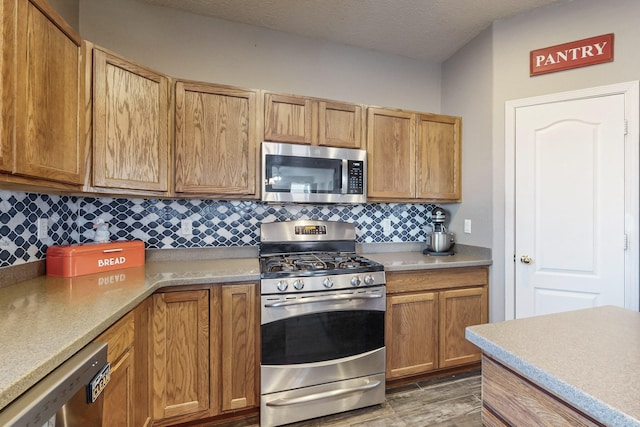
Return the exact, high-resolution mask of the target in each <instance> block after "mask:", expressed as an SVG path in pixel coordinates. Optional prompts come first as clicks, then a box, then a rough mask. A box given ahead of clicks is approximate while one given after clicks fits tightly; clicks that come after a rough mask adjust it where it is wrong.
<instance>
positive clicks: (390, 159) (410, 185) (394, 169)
mask: <svg viewBox="0 0 640 427" xmlns="http://www.w3.org/2000/svg"><path fill="white" fill-rule="evenodd" d="M415 123H416V121H415V115H414V114H413V113H408V112H404V111H395V110H387V109H384V108H369V109H368V115H367V162H368V170H367V175H368V178H367V180H368V182H367V187H368V188H367V197H371V198H381V199H409V198H413V197H414V196H415V179H416V145H415V134H416V132H415Z"/></svg>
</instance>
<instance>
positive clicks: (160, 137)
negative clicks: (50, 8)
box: [93, 48, 170, 192]
mask: <svg viewBox="0 0 640 427" xmlns="http://www.w3.org/2000/svg"><path fill="white" fill-rule="evenodd" d="M93 132H94V133H93V185H94V186H97V187H107V188H124V189H134V190H152V191H159V192H165V191H168V189H169V185H168V178H167V168H168V165H169V135H170V127H169V80H168V79H167V78H166V77H165V76H164V75H162V74H159V73H156V72H154V71H152V70H149V69H147V68H145V67H141V66H139V65H136V64H134V63H132V62H130V61H127V60H125V59H123V58H121V57H119V56H116V55H114V54H112V53H109V52H106V51H104V50H102V49H99V48H94V49H93Z"/></svg>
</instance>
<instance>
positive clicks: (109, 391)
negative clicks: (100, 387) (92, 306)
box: [96, 312, 135, 426]
mask: <svg viewBox="0 0 640 427" xmlns="http://www.w3.org/2000/svg"><path fill="white" fill-rule="evenodd" d="M134 328H135V323H134V314H133V312H129V313H128V314H126V315H125V316H124V317H123V318H122V319H120V320H118V321H117V322H116V323H115V324H114V325H113V326H111V327H110V328H109V329H107V330H106V331H105V332H103V333H102V334H101V335H100V336H99V337H98V338H96V341H100V342H106V343H107V344H108V346H109V347H108V353H107V360H108V361H109V363H110V364H111V381H109V385H108V386H107V388H105V390H104V410H103V416H102V421H103V424H104V425H107V426H133V425H134V420H133V408H134V401H135V394H134V391H133V390H134V370H135V369H134V362H133V361H134Z"/></svg>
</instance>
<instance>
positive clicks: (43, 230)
mask: <svg viewBox="0 0 640 427" xmlns="http://www.w3.org/2000/svg"><path fill="white" fill-rule="evenodd" d="M48 238H49V220H48V219H47V218H38V239H40V240H44V239H48Z"/></svg>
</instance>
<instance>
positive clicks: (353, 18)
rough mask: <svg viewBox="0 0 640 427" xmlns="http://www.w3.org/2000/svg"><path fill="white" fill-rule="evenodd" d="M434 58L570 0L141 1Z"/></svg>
mask: <svg viewBox="0 0 640 427" xmlns="http://www.w3.org/2000/svg"><path fill="white" fill-rule="evenodd" d="M140 1H142V2H144V3H150V4H155V5H161V6H167V7H172V8H176V9H181V10H186V11H190V12H193V13H197V14H200V15H208V16H213V17H216V18H219V19H224V20H227V21H233V22H241V23H245V24H250V25H255V26H259V27H265V28H269V29H272V30H277V31H284V32H288V33H294V34H298V35H302V36H307V37H313V38H317V39H322V40H328V41H332V42H337V43H342V44H346V45H351V46H356V47H361V48H366V49H374V50H378V51H382V52H387V53H394V54H398V55H402V56H407V57H410V58H418V59H426V60H429V61H433V62H436V63H439V62H442V61H444V60H446V59H447V58H449V57H450V56H451V55H453V54H454V53H455V52H456V51H457V50H458V49H460V48H461V47H462V46H464V45H465V44H466V43H468V42H469V41H470V40H472V39H473V38H474V37H475V36H477V35H478V34H479V33H480V32H481V31H482V30H484V29H485V28H487V27H488V26H489V25H490V24H491V23H492V22H493V21H495V20H498V19H502V18H506V17H509V16H513V15H515V14H518V13H522V12H526V11H529V10H532V9H535V8H537V7H541V6H545V5H548V4H551V3H560V2H567V1H571V0H140Z"/></svg>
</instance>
